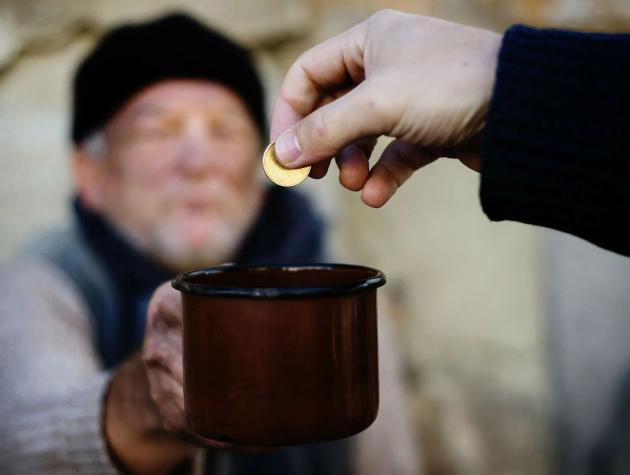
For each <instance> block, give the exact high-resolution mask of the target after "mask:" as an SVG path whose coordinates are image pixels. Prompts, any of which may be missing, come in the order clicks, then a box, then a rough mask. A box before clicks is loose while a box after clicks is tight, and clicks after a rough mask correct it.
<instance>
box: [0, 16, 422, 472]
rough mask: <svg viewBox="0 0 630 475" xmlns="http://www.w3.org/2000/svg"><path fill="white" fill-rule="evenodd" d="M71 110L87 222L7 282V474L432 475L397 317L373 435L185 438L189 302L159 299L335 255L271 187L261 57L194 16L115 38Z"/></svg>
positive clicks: (52, 238)
mask: <svg viewBox="0 0 630 475" xmlns="http://www.w3.org/2000/svg"><path fill="white" fill-rule="evenodd" d="M73 112H74V114H73V123H72V140H73V143H74V145H75V154H74V158H73V171H74V177H75V185H76V199H75V200H74V211H75V217H76V219H75V223H74V225H73V226H70V227H68V228H67V229H65V230H62V231H60V232H56V233H52V234H49V235H47V236H45V237H43V238H42V239H40V240H38V241H37V242H36V243H35V244H33V245H32V246H30V247H29V248H28V250H27V251H26V252H24V253H23V255H21V256H19V257H18V258H16V259H15V260H14V261H12V262H10V263H7V264H6V265H5V266H4V268H3V269H2V271H1V272H0V287H1V288H2V289H3V293H2V298H1V299H0V360H1V361H2V371H1V372H0V420H1V424H0V472H2V473H31V474H32V473H55V474H59V473H82V474H84V473H109V472H115V471H117V470H119V471H124V472H131V473H166V472H169V471H180V470H197V471H201V472H202V473H209V474H250V473H256V474H266V473H270V474H271V473H275V474H283V475H292V474H296V475H301V474H312V475H316V474H343V473H357V474H364V473H366V474H370V473H373V474H379V475H382V474H388V473H396V474H404V473H417V472H416V470H417V467H416V463H417V461H416V458H415V454H414V449H413V445H412V440H411V436H410V432H409V430H408V421H406V418H405V416H404V408H403V407H404V401H403V399H402V397H401V391H400V389H401V384H400V380H399V375H398V372H399V368H398V366H397V363H396V358H395V355H394V354H393V350H394V349H393V347H392V344H391V343H389V342H388V338H389V337H388V333H387V327H386V326H383V324H384V323H386V322H384V321H382V322H381V341H380V344H381V365H382V369H381V389H382V394H381V399H382V400H381V415H380V418H379V420H378V421H377V422H376V423H375V424H374V425H373V426H372V427H371V428H370V429H368V430H367V431H366V432H365V433H364V434H362V435H360V436H357V437H354V438H351V439H347V440H344V441H336V442H330V443H324V444H317V445H311V446H303V447H295V448H290V449H286V450H281V451H276V452H271V453H262V454H243V453H234V452H231V451H230V450H226V449H230V447H226V446H224V445H218V444H212V443H210V442H208V443H207V444H205V446H202V448H200V444H199V443H191V441H190V440H191V439H190V437H188V436H187V433H186V431H185V419H184V413H183V397H182V377H181V373H182V369H181V321H178V320H177V318H175V319H173V318H172V317H173V316H176V317H177V316H179V315H181V313H180V312H179V311H178V308H177V306H178V305H179V300H178V298H177V293H176V292H175V291H173V290H172V289H170V288H169V287H168V284H164V285H162V287H159V289H158V290H157V291H156V288H158V286H159V285H160V284H161V283H163V282H165V281H168V279H169V278H171V277H172V276H173V275H174V274H175V273H177V272H181V271H186V270H191V269H193V268H199V267H204V266H211V265H217V264H219V263H222V262H226V261H233V262H239V263H262V262H272V261H274V262H288V263H290V262H298V261H299V262H306V261H315V260H320V259H321V258H322V257H323V256H322V246H323V234H322V233H323V228H322V223H321V221H320V220H319V219H318V217H317V216H316V215H315V214H314V212H313V210H312V209H311V206H310V205H309V203H308V202H307V201H306V199H305V198H304V197H302V196H301V195H299V194H297V193H296V192H293V191H288V190H286V189H279V188H275V187H272V188H267V187H266V185H265V184H264V181H263V180H261V178H260V176H261V175H260V166H259V157H260V151H261V147H262V145H263V137H264V136H265V133H264V132H265V119H264V105H263V91H262V87H261V84H260V81H259V78H258V76H257V74H256V72H255V70H254V68H253V66H252V63H251V61H250V59H249V57H248V55H247V54H246V52H245V51H243V50H242V49H241V48H240V47H239V46H237V45H235V44H234V43H232V42H231V41H229V40H227V39H226V38H224V37H223V36H221V35H219V34H217V33H216V32H213V31H211V30H208V29H207V28H206V27H204V26H203V25H201V24H199V23H198V22H196V21H195V20H193V19H191V18H189V17H187V16H185V15H170V16H166V17H164V18H161V19H158V20H155V21H152V22H149V23H144V24H137V25H128V26H123V27H121V28H117V29H115V30H113V31H111V32H110V33H109V34H107V35H106V36H105V37H104V38H103V40H102V41H101V42H100V43H99V45H98V46H97V47H96V49H95V50H94V51H93V52H92V53H91V54H90V55H89V56H88V57H87V58H86V59H85V60H84V61H83V63H82V64H81V66H80V68H79V70H78V72H77V75H76V78H75V83H74V110H73ZM152 297H153V298H152ZM381 320H383V319H381ZM202 445H203V444H202Z"/></svg>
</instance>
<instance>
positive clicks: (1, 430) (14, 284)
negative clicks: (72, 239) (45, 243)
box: [0, 260, 117, 474]
mask: <svg viewBox="0 0 630 475" xmlns="http://www.w3.org/2000/svg"><path fill="white" fill-rule="evenodd" d="M70 285H71V284H69V283H68V282H67V281H66V279H65V277H64V276H63V275H62V274H60V273H59V272H58V271H56V270H55V269H54V268H52V267H51V266H50V265H49V264H46V263H44V262H42V261H35V260H33V261H31V260H23V261H19V262H17V261H16V262H15V263H13V264H8V265H5V266H4V267H3V269H2V270H0V289H1V292H2V293H1V297H0V362H1V367H2V369H1V370H0V420H1V421H2V424H0V472H1V473H11V474H21V473H25V474H26V473H51V474H52V473H54V474H70V473H73V474H75V473H81V474H90V473H94V474H96V473H99V474H100V473H117V472H116V470H115V468H114V466H113V465H112V464H111V461H110V459H109V456H108V452H107V448H106V445H105V442H104V438H103V435H102V427H101V418H102V416H101V412H102V398H103V394H104V391H105V388H106V386H107V382H108V379H109V378H108V375H107V373H105V372H104V371H102V370H101V369H100V365H99V362H98V358H97V355H96V354H95V353H94V350H93V345H92V335H91V329H90V325H89V320H88V316H87V315H88V314H87V310H86V309H85V308H84V307H83V305H82V302H81V301H80V299H79V298H78V296H77V295H76V293H75V292H74V291H73V288H72V287H71V286H70Z"/></svg>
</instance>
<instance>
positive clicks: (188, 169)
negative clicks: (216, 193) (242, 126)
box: [178, 118, 219, 178]
mask: <svg viewBox="0 0 630 475" xmlns="http://www.w3.org/2000/svg"><path fill="white" fill-rule="evenodd" d="M216 145H217V144H216V143H214V141H213V139H212V137H211V135H210V134H209V133H208V124H207V122H206V121H205V120H203V119H202V118H191V119H189V120H188V121H186V123H185V125H184V128H183V130H182V135H181V148H180V153H179V157H178V158H179V159H178V168H179V169H180V171H181V172H182V173H184V174H187V175H191V176H195V177H197V178H201V177H204V176H205V175H206V174H208V173H211V172H212V170H213V169H215V168H216V167H217V165H218V162H219V157H218V152H217V146H216Z"/></svg>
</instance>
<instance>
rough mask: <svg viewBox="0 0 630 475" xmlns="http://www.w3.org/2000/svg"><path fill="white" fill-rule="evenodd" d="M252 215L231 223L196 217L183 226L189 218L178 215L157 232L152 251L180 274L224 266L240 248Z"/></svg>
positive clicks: (161, 226)
mask: <svg viewBox="0 0 630 475" xmlns="http://www.w3.org/2000/svg"><path fill="white" fill-rule="evenodd" d="M252 208H253V207H252ZM250 209H251V208H250ZM252 214H253V213H246V214H245V213H241V216H239V217H236V216H234V215H232V216H230V218H231V219H229V220H228V219H226V218H224V217H222V216H217V215H215V216H214V217H213V218H210V219H207V220H203V221H201V220H200V219H199V218H197V219H196V220H195V221H194V222H193V223H192V224H191V223H184V222H181V223H180V221H185V220H186V219H187V218H186V217H185V216H181V215H179V216H177V215H176V216H175V217H174V218H172V219H170V220H169V221H168V222H166V223H163V224H161V225H159V226H158V228H157V229H156V230H155V231H154V233H153V239H152V240H151V242H150V243H149V247H150V250H149V252H150V254H151V255H152V256H153V257H154V258H156V259H157V260H158V261H159V262H161V263H162V264H164V265H166V266H167V267H169V268H171V269H174V270H177V271H190V270H193V269H197V268H201V267H209V266H215V265H219V264H223V263H225V262H227V261H228V260H230V259H231V258H233V256H234V253H235V252H236V251H237V249H238V247H239V246H240V244H241V241H242V240H243V237H244V235H245V232H247V230H248V228H249V226H250V225H251V222H252V221H253V218H254V216H253V215H252Z"/></svg>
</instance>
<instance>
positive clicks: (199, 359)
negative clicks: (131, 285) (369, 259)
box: [172, 264, 385, 447]
mask: <svg viewBox="0 0 630 475" xmlns="http://www.w3.org/2000/svg"><path fill="white" fill-rule="evenodd" d="M384 283H385V276H384V275H383V273H382V272H380V271H378V270H375V269H370V268H367V267H361V266H353V265H343V264H316V265H291V266H289V265H287V266H283V265H277V266H264V267H261V266H259V267H247V266H222V267H216V268H211V269H203V270H198V271H194V272H190V273H187V274H181V275H179V276H177V277H176V278H175V279H173V282H172V285H173V287H174V288H176V289H178V290H180V291H181V292H182V304H183V311H184V323H183V325H184V326H183V358H184V361H183V364H184V400H185V408H186V417H187V420H188V426H189V428H190V429H191V430H192V432H194V433H196V434H197V435H200V436H202V437H204V438H208V439H213V440H217V441H222V442H227V443H231V444H237V445H247V446H258V447H279V446H289V445H299V444H306V443H312V442H319V441H325V440H332V439H337V438H342V437H347V436H350V435H353V434H356V433H358V432H361V431H362V430H364V429H366V428H367V427H369V426H370V424H372V422H374V420H375V419H376V414H377V412H378V354H377V351H378V349H377V330H376V289H377V288H378V287H380V286H382V285H383V284H384Z"/></svg>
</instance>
